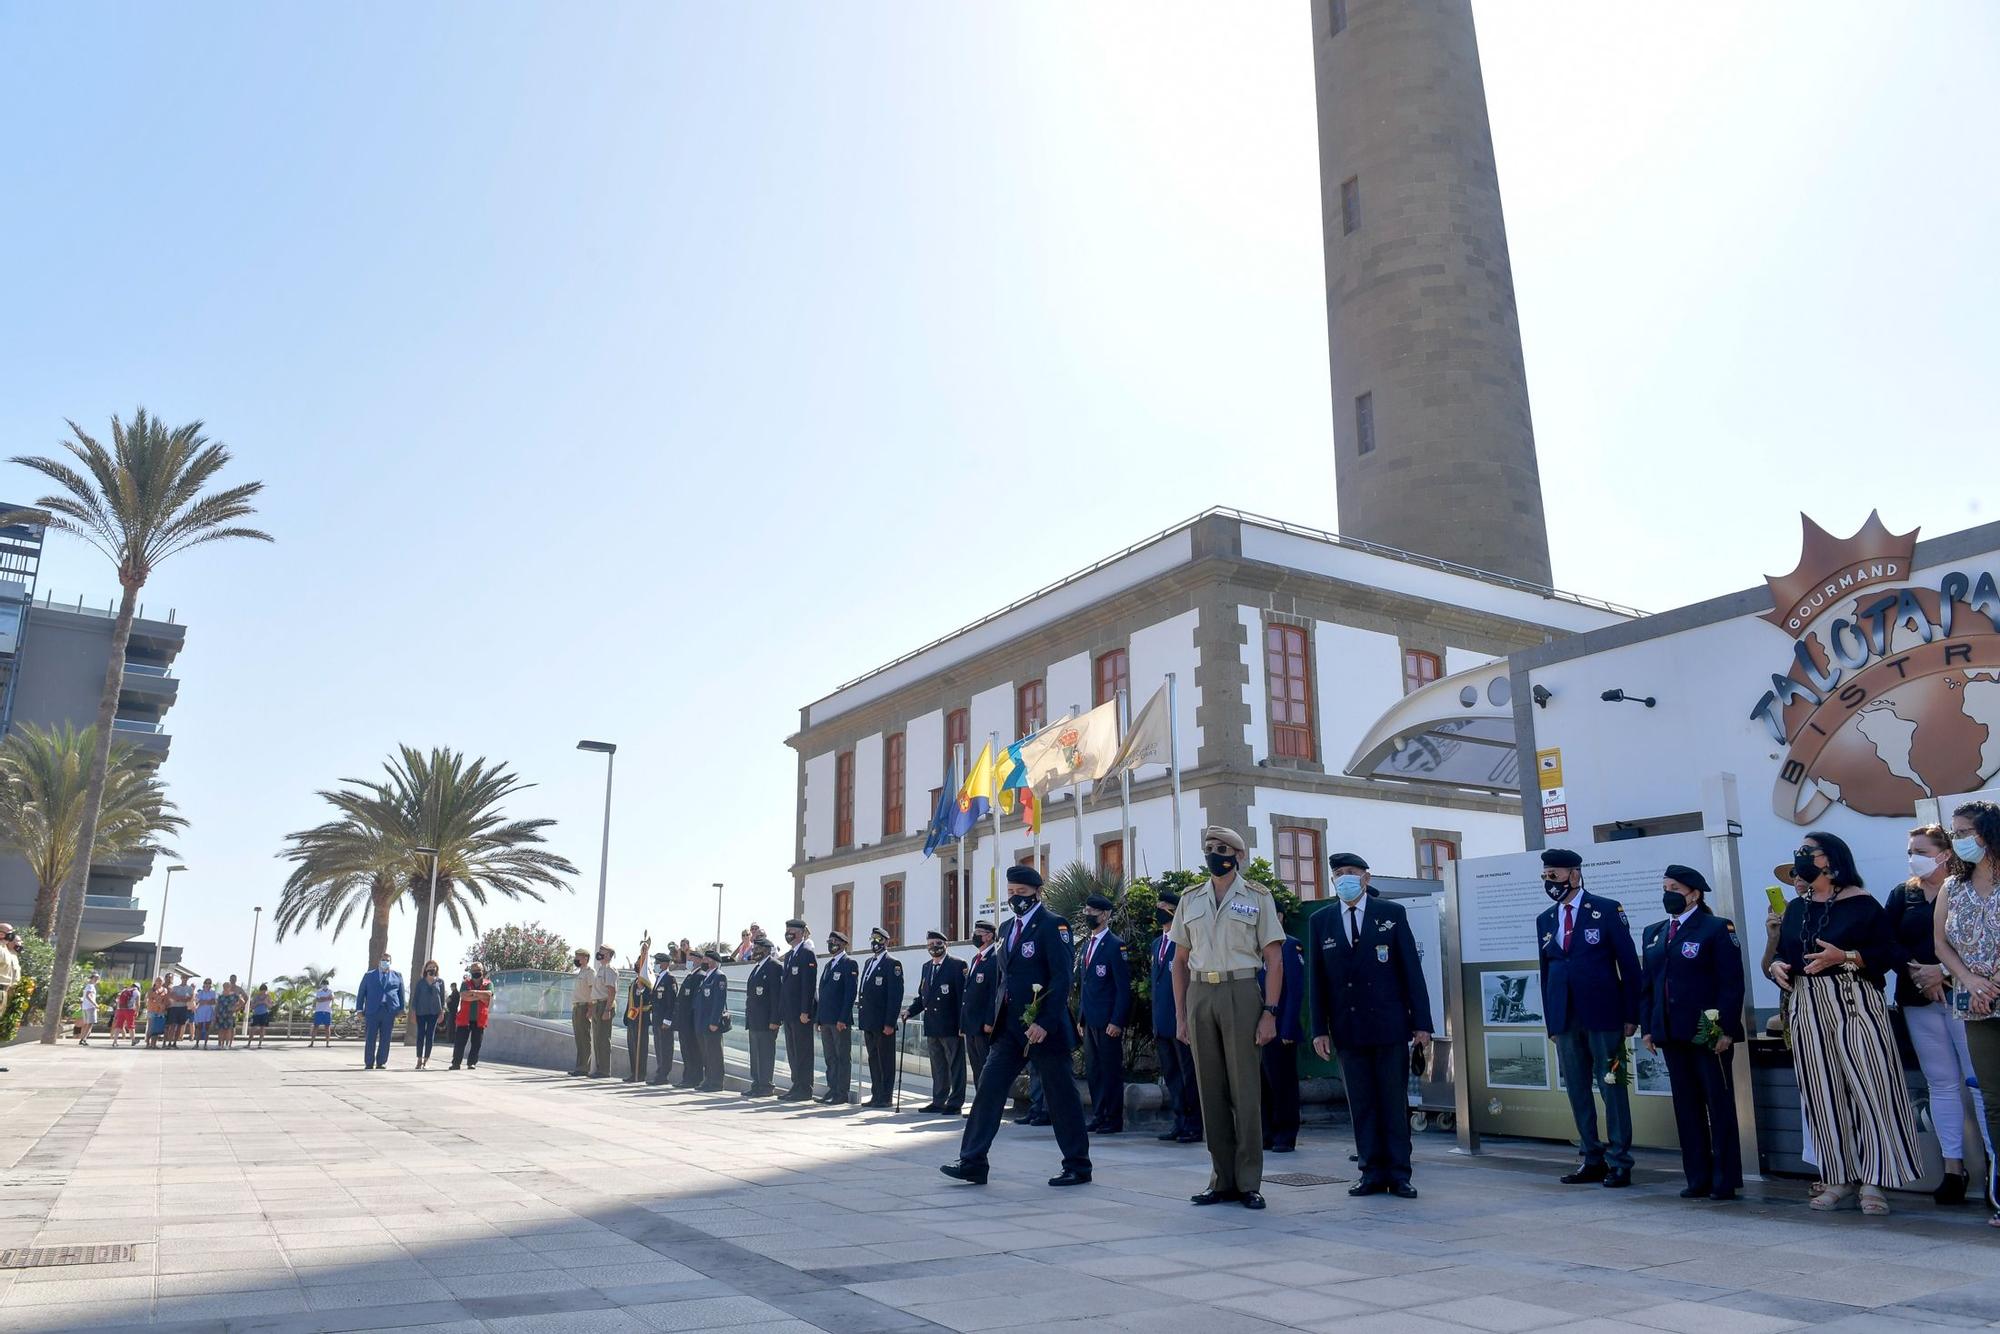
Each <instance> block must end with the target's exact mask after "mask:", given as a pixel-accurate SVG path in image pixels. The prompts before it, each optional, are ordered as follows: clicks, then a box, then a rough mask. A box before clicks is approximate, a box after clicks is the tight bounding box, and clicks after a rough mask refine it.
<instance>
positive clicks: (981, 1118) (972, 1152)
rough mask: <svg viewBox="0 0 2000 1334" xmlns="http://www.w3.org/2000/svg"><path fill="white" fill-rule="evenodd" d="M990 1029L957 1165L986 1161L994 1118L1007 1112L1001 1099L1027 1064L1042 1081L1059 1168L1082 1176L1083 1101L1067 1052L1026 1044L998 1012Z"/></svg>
mask: <svg viewBox="0 0 2000 1334" xmlns="http://www.w3.org/2000/svg"><path fill="white" fill-rule="evenodd" d="M993 1027H994V1034H993V1045H992V1048H991V1049H990V1050H989V1051H988V1052H987V1053H986V1067H985V1068H984V1069H983V1070H981V1071H980V1072H979V1093H978V1095H977V1096H975V1097H974V1098H973V1100H972V1115H971V1116H969V1117H967V1118H966V1121H965V1136H964V1138H963V1139H961V1140H960V1141H959V1146H958V1158H959V1161H960V1162H963V1163H974V1164H979V1163H984V1162H985V1161H986V1151H987V1150H988V1149H990V1148H992V1147H993V1139H994V1137H995V1136H996V1135H998V1134H999V1133H1000V1116H1001V1114H1002V1113H1003V1112H1005V1111H1006V1110H1007V1099H1009V1098H1010V1097H1012V1096H1013V1090H1014V1077H1015V1076H1016V1075H1018V1074H1020V1073H1021V1067H1022V1066H1024V1065H1028V1064H1030V1063H1032V1064H1033V1065H1034V1067H1035V1069H1036V1070H1038V1071H1040V1072H1041V1075H1042V1089H1043V1091H1044V1095H1045V1096H1046V1097H1047V1099H1048V1104H1049V1119H1050V1120H1051V1121H1053V1122H1054V1123H1055V1130H1056V1143H1057V1144H1058V1145H1059V1146H1061V1148H1062V1156H1063V1159H1062V1162H1063V1168H1064V1169H1065V1170H1067V1171H1071V1172H1088V1171H1089V1170H1090V1134H1089V1132H1088V1131H1086V1130H1084V1128H1083V1100H1082V1099H1081V1098H1079V1097H1077V1094H1076V1080H1075V1079H1073V1078H1071V1076H1070V1070H1069V1051H1068V1049H1067V1048H1064V1047H1059V1046H1057V1045H1056V1043H1055V1041H1054V1040H1053V1039H1050V1038H1044V1039H1043V1040H1042V1041H1040V1042H1037V1043H1033V1044H1030V1043H1029V1041H1028V1035H1027V1032H1026V1030H1025V1029H1023V1028H1022V1026H1021V1025H1020V1024H1018V1023H1014V1022H1012V1021H1010V1019H1009V1018H1008V1016H1007V1015H1006V1014H1005V1013H1004V1012H1003V1013H1002V1014H1001V1016H1000V1022H999V1023H997V1024H995V1025H994V1026H993Z"/></svg>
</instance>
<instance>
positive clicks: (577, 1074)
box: [569, 1070, 590, 1079]
mask: <svg viewBox="0 0 2000 1334" xmlns="http://www.w3.org/2000/svg"><path fill="white" fill-rule="evenodd" d="M589 1073H590V1071H588V1070H572V1071H570V1072H569V1077H570V1078H571V1079H580V1078H582V1077H583V1076H584V1075H587V1074H589Z"/></svg>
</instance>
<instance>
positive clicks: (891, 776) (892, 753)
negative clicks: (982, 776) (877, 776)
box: [882, 732, 937, 838]
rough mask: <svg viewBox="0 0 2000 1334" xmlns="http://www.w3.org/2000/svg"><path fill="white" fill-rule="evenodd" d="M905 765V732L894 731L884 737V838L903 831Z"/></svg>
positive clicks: (894, 835) (892, 836)
mask: <svg viewBox="0 0 2000 1334" xmlns="http://www.w3.org/2000/svg"><path fill="white" fill-rule="evenodd" d="M903 767H904V766H903V734H902V733H901V732H892V733H890V734H889V735H888V736H886V737H884V738H883V739H882V837H883V838H894V837H896V836H897V835H898V834H900V833H902V832H903ZM932 809H933V810H935V809H937V808H936V807H935V806H933V807H932Z"/></svg>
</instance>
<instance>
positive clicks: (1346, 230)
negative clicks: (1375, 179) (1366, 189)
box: [1340, 176, 1361, 236]
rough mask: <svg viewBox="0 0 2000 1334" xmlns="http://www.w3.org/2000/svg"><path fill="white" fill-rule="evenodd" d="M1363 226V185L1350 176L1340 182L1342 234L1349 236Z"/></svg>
mask: <svg viewBox="0 0 2000 1334" xmlns="http://www.w3.org/2000/svg"><path fill="white" fill-rule="evenodd" d="M1360 226H1361V185H1360V182H1359V179H1358V178H1357V177H1353V176H1349V177H1348V178H1347V179H1346V180H1344V181H1342V182H1341V183H1340V234H1341V235H1342V236H1347V235H1349V234H1351V233H1353V232H1354V231H1355V230H1357V229H1358V228H1359V227H1360Z"/></svg>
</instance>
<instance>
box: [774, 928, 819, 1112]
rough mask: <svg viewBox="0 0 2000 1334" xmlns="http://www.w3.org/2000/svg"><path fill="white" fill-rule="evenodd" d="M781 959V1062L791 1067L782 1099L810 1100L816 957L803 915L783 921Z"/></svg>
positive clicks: (816, 981)
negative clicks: (782, 953) (782, 1041)
mask: <svg viewBox="0 0 2000 1334" xmlns="http://www.w3.org/2000/svg"><path fill="white" fill-rule="evenodd" d="M785 944H786V945H787V946H789V948H788V949H786V951H785V955H784V959H783V960H782V962H783V964H784V967H785V980H784V984H783V986H782V987H781V988H780V990H779V992H778V997H779V1003H780V1005H781V1007H782V1011H781V1012H782V1013H783V1015H784V1024H785V1063H786V1064H787V1065H789V1066H791V1068H792V1086H791V1087H790V1088H788V1089H786V1090H785V1092H784V1093H783V1094H782V1095H780V1099H779V1100H780V1101H782V1102H810V1101H811V1100H812V1095H813V1008H814V1007H815V1006H816V1005H817V1004H818V1003H819V960H818V958H817V957H816V956H815V955H814V954H813V947H812V937H811V933H810V932H809V931H807V929H806V924H805V921H804V919H803V918H798V917H794V918H792V919H791V920H790V921H788V922H786V923H785Z"/></svg>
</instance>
